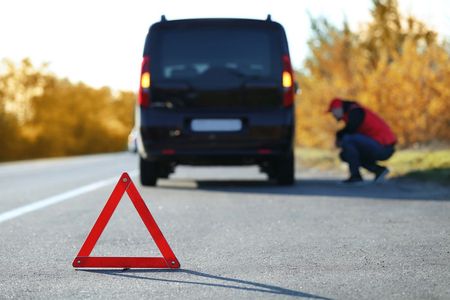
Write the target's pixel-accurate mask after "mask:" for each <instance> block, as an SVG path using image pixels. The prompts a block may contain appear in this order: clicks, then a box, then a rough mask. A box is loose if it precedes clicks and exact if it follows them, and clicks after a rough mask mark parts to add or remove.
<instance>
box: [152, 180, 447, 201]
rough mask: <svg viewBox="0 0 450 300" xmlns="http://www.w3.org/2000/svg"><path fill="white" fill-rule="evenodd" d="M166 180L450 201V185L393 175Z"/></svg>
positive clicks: (214, 187)
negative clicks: (352, 181) (355, 181)
mask: <svg viewBox="0 0 450 300" xmlns="http://www.w3.org/2000/svg"><path fill="white" fill-rule="evenodd" d="M184 183H186V180H181V179H169V180H164V181H163V182H162V184H159V185H158V188H162V189H182V190H191V191H192V190H204V191H211V192H227V193H252V194H269V195H286V196H326V197H339V198H360V199H366V200H374V199H377V200H416V201H450V189H449V188H448V187H445V186H442V185H439V184H435V183H424V182H419V181H415V180H409V179H399V178H395V179H390V180H387V181H385V182H383V183H374V182H372V181H369V180H367V181H366V182H365V183H364V184H362V185H348V184H342V183H341V180H338V179H334V178H333V179H328V178H326V179H323V178H305V179H300V180H297V181H296V182H295V184H294V185H293V186H278V185H277V184H276V183H275V182H272V181H267V180H197V181H195V180H190V183H192V184H191V185H190V186H189V187H187V185H186V184H184Z"/></svg>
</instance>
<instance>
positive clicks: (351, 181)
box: [342, 176, 364, 185]
mask: <svg viewBox="0 0 450 300" xmlns="http://www.w3.org/2000/svg"><path fill="white" fill-rule="evenodd" d="M342 183H343V184H348V185H360V184H364V179H362V177H361V176H350V177H349V178H348V179H346V180H344V181H342Z"/></svg>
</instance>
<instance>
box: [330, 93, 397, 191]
mask: <svg viewBox="0 0 450 300" xmlns="http://www.w3.org/2000/svg"><path fill="white" fill-rule="evenodd" d="M328 112H331V113H332V114H333V116H334V118H335V119H336V120H337V121H340V120H343V121H344V123H345V127H344V128H342V129H341V130H339V131H338V132H337V133H336V146H337V147H339V148H341V149H342V151H341V153H340V158H341V159H342V160H343V161H345V162H347V163H348V166H349V170H350V177H349V178H348V179H347V180H345V181H344V183H347V184H353V183H362V182H363V178H362V176H361V173H360V171H359V168H360V167H363V168H365V169H367V170H369V171H370V172H372V173H373V174H374V175H375V177H374V181H375V182H379V181H382V180H384V178H385V176H386V175H387V174H388V173H389V170H388V168H386V167H383V166H380V165H378V164H377V161H383V160H387V159H388V158H390V157H391V156H392V154H394V151H395V143H396V142H397V138H396V137H395V135H394V133H393V132H392V130H391V129H390V128H389V126H388V125H387V124H386V122H385V121H383V119H381V117H379V116H378V115H377V114H375V113H374V112H372V111H371V110H369V109H367V108H365V107H364V106H362V105H360V104H358V103H357V102H355V101H347V100H343V99H340V98H334V99H332V100H331V102H330V105H329V108H328Z"/></svg>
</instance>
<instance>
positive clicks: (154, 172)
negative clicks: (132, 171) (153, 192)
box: [139, 157, 158, 186]
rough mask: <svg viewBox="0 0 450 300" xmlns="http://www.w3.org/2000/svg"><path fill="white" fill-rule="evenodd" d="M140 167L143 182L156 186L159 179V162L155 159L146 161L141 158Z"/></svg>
mask: <svg viewBox="0 0 450 300" xmlns="http://www.w3.org/2000/svg"><path fill="white" fill-rule="evenodd" d="M139 169H140V178H141V184H142V185H144V186H155V185H156V181H157V180H158V164H157V162H153V161H146V160H145V159H143V158H142V157H140V158H139Z"/></svg>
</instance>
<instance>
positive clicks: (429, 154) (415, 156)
mask: <svg viewBox="0 0 450 300" xmlns="http://www.w3.org/2000/svg"><path fill="white" fill-rule="evenodd" d="M338 155H339V151H338V150H324V149H311V148H297V149H296V158H297V162H298V164H299V165H300V166H302V167H308V168H316V169H320V170H337V169H339V170H341V169H342V166H343V165H342V163H341V162H340V160H339V157H338ZM382 164H384V165H386V166H388V167H389V169H390V170H391V177H396V178H414V179H419V180H426V181H434V182H438V183H441V184H450V149H443V150H428V149H427V150H416V149H406V150H399V151H396V152H395V154H394V155H393V156H392V157H391V158H390V159H389V160H388V161H386V162H382Z"/></svg>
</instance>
